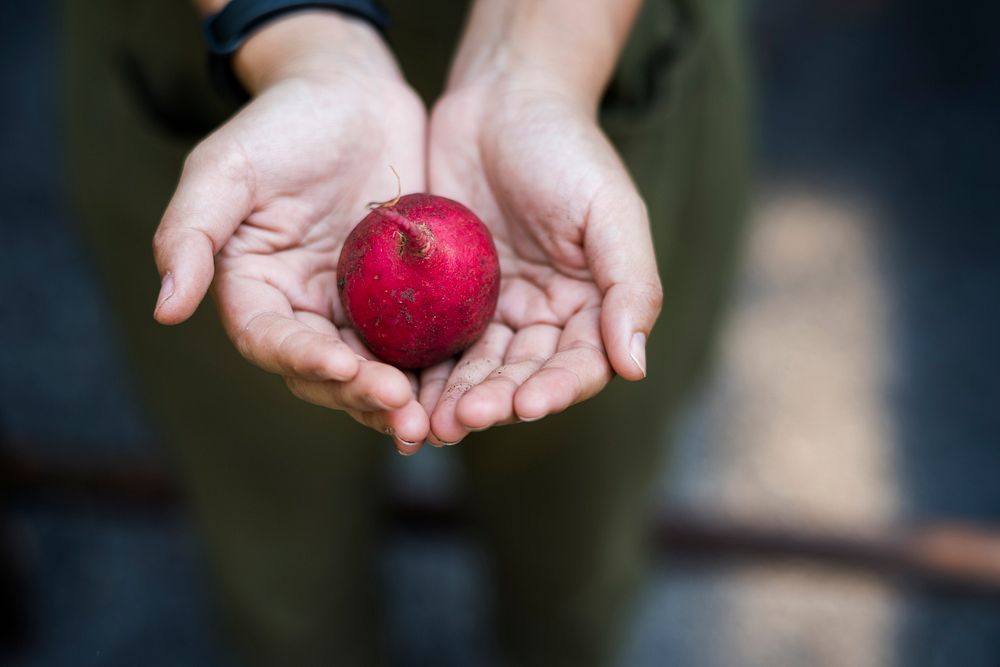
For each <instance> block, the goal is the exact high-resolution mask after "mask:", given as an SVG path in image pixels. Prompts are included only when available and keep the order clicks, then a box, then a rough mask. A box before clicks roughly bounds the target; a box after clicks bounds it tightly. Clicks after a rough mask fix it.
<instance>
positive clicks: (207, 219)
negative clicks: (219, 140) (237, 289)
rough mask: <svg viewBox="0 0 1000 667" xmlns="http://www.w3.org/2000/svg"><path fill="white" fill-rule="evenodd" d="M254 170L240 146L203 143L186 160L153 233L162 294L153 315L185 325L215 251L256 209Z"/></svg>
mask: <svg viewBox="0 0 1000 667" xmlns="http://www.w3.org/2000/svg"><path fill="white" fill-rule="evenodd" d="M250 175H251V171H250V165H249V162H248V161H247V159H246V157H245V154H244V153H243V152H242V151H241V150H239V149H238V148H237V149H235V150H233V149H229V148H222V149H217V148H214V147H208V144H207V143H203V144H202V145H199V146H198V147H197V148H195V149H194V151H192V152H191V155H189V156H188V159H187V160H186V161H185V163H184V170H183V171H182V173H181V178H180V182H179V183H178V184H177V190H176V191H175V192H174V196H173V197H172V198H171V200H170V204H169V205H168V206H167V210H166V211H165V212H164V214H163V219H162V220H161V221H160V225H159V227H158V228H157V229H156V234H155V235H154V236H153V256H154V257H155V259H156V266H157V269H158V270H159V272H160V278H161V285H160V294H159V296H158V297H157V300H156V308H155V309H154V311H153V317H154V318H155V319H156V321H157V322H159V323H161V324H179V323H181V322H183V321H184V320H186V319H188V318H189V317H191V315H192V314H193V313H194V311H195V310H196V309H197V308H198V304H200V303H201V301H202V299H203V298H204V297H205V293H206V292H207V291H208V288H209V286H210V285H211V283H212V277H213V275H214V273H215V255H216V253H218V252H219V250H220V249H221V248H222V247H223V246H224V245H225V244H226V241H228V240H229V237H231V236H232V235H233V232H235V231H236V228H237V227H239V225H240V223H242V222H243V220H245V219H246V218H247V216H249V215H250V213H251V210H252V196H251V182H252V181H251V178H250Z"/></svg>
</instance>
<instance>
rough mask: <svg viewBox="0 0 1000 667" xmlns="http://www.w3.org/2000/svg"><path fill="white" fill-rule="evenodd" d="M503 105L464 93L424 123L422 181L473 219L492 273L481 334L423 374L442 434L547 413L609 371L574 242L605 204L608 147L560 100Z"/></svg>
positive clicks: (585, 260) (448, 436)
mask: <svg viewBox="0 0 1000 667" xmlns="http://www.w3.org/2000/svg"><path fill="white" fill-rule="evenodd" d="M510 102H511V104H510V108H511V109H512V110H513V113H511V114H509V116H508V115H507V114H506V113H505V112H504V111H503V110H502V109H499V110H497V109H496V108H492V109H490V111H489V112H488V113H486V114H484V113H483V111H484V110H483V108H482V107H481V106H480V101H479V100H478V99H477V98H476V95H475V93H474V92H473V93H468V92H467V93H463V94H453V95H452V96H451V97H450V98H445V100H443V101H442V102H441V103H440V104H439V105H438V107H437V109H436V110H435V113H434V117H433V118H432V122H431V145H430V154H431V157H430V162H429V168H430V172H429V180H430V184H431V188H432V190H433V192H435V193H436V194H441V195H445V196H450V197H453V198H455V199H458V200H460V201H462V202H464V203H466V204H468V205H469V206H470V207H471V208H472V209H473V210H474V211H476V212H477V213H478V214H479V215H480V216H481V217H482V219H483V221H484V222H485V224H486V225H487V226H488V227H489V228H490V230H491V231H492V232H493V235H494V239H495V241H496V245H497V251H498V253H499V256H500V266H501V273H502V283H501V293H500V300H499V304H498V308H497V314H496V316H495V322H494V323H493V325H492V326H491V329H490V330H489V331H488V332H487V335H486V336H484V337H483V339H482V340H481V341H480V343H478V344H477V345H476V346H475V347H473V348H472V349H471V350H470V351H469V352H467V353H466V355H465V356H464V357H463V359H462V360H461V361H460V362H459V364H458V366H457V368H452V367H451V366H449V365H444V366H440V367H437V368H434V369H430V370H429V371H427V372H426V373H425V375H424V378H423V380H422V383H423V385H424V386H425V389H424V391H423V392H422V396H421V402H423V403H424V405H425V407H428V409H429V411H431V412H432V413H433V414H432V420H431V424H432V430H433V432H434V434H435V435H436V436H437V437H438V438H439V439H442V440H445V441H450V440H453V439H461V437H462V436H464V434H465V433H466V432H467V431H468V430H470V429H480V428H483V427H486V426H490V425H493V424H502V423H509V422H511V421H516V420H518V419H532V418H537V417H540V416H544V414H547V413H550V412H557V411H559V410H562V409H564V408H566V407H568V406H569V405H570V404H572V403H574V402H576V401H579V400H583V399H584V398H587V397H588V396H590V395H592V394H593V393H596V391H599V390H600V388H601V387H603V385H604V384H605V383H606V382H607V381H608V380H609V379H610V376H611V369H610V366H609V364H608V361H607V358H606V355H605V353H604V348H603V343H602V337H601V323H600V315H601V304H602V296H603V294H602V290H601V289H600V288H599V286H598V284H597V282H596V281H595V277H594V275H593V273H592V270H591V269H592V266H591V264H592V262H591V258H589V257H588V255H587V253H586V252H585V243H584V241H585V239H586V236H587V226H588V223H589V221H590V217H591V215H592V214H593V212H594V211H598V210H600V208H601V207H604V206H607V205H608V203H607V202H605V201H602V197H603V195H602V192H603V188H602V179H603V177H604V173H605V171H606V170H607V168H608V165H609V161H611V162H613V161H614V160H615V158H614V154H613V152H612V151H610V147H609V146H608V145H607V143H606V141H605V140H604V139H603V137H602V136H601V135H600V133H599V131H597V128H596V126H593V124H592V123H591V122H588V121H587V119H586V118H584V117H582V116H579V115H577V114H575V113H572V112H570V111H569V110H568V109H567V107H566V106H565V105H564V104H562V103H560V102H559V101H558V100H550V99H546V98H545V96H544V95H541V96H540V95H528V96H527V97H520V96H519V97H518V98H517V99H516V100H510ZM525 108H530V109H531V110H532V113H524V112H523V109H525ZM436 128H441V131H435V130H436ZM444 128H447V130H446V131H445V130H444Z"/></svg>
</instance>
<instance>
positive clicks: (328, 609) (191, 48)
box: [65, 0, 746, 666]
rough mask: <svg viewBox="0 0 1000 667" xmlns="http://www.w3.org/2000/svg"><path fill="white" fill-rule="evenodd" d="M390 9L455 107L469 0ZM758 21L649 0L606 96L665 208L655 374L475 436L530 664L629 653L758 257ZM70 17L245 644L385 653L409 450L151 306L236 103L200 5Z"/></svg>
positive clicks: (505, 589) (520, 645)
mask: <svg viewBox="0 0 1000 667" xmlns="http://www.w3.org/2000/svg"><path fill="white" fill-rule="evenodd" d="M387 4H388V5H390V10H391V11H392V12H393V14H394V17H395V27H394V31H393V34H392V41H393V44H394V48H395V50H396V52H397V54H398V56H399V58H400V61H401V62H402V64H403V67H404V70H405V71H406V74H407V76H408V77H409V78H410V80H411V81H412V82H413V84H414V85H415V86H416V87H417V88H418V90H419V91H420V92H421V93H422V94H423V95H424V96H425V97H426V98H427V99H429V100H430V99H433V97H434V96H435V95H436V94H437V92H438V91H439V90H440V87H441V81H442V79H443V76H444V73H445V71H446V67H447V63H448V59H449V56H450V53H451V49H452V47H453V45H454V42H455V39H456V36H457V33H458V31H459V28H460V25H461V20H462V15H463V4H464V3H462V2H457V1H449V0H434V1H433V2H432V1H430V0H423V1H422V2H406V1H405V0H399V1H398V2H389V3H387ZM738 14H739V12H738V7H737V6H736V4H735V3H734V2H729V1H724V0H705V1H703V2H699V1H696V0H650V1H649V2H648V3H647V5H646V6H645V8H644V9H643V13H642V15H641V17H640V19H639V21H638V22H637V25H636V28H635V30H634V34H633V36H632V38H631V40H630V42H629V44H628V46H627V48H626V50H625V52H624V54H623V56H622V59H621V63H620V66H619V68H618V71H617V73H616V75H615V78H614V81H613V82H612V84H611V86H610V87H609V90H608V92H607V95H606V97H605V100H604V103H603V105H602V112H601V121H602V123H603V125H604V127H605V129H606V130H607V132H608V135H609V136H610V137H611V139H612V140H613V142H614V143H615V145H616V146H617V147H618V150H619V151H620V152H621V154H622V156H623V157H624V159H625V162H626V163H627V165H628V167H629V169H630V170H631V173H632V175H633V177H634V178H635V180H636V182H637V184H638V186H639V188H640V190H641V192H642V194H643V196H644V197H645V199H646V202H647V204H648V207H649V211H650V215H651V219H652V224H653V232H654V238H655V243H656V248H657V255H658V259H659V263H660V267H661V273H662V278H663V284H664V288H665V291H666V298H665V307H664V311H663V315H662V317H661V319H660V323H659V324H658V325H657V328H656V330H655V332H654V333H653V335H652V337H651V339H650V349H649V378H648V379H647V380H645V381H644V382H641V383H638V384H628V383H625V382H623V381H615V382H613V383H612V384H611V386H609V387H608V389H607V390H606V391H604V392H603V393H602V394H601V395H600V396H598V397H596V398H594V399H592V400H590V401H589V402H587V403H586V404H584V405H581V406H577V407H574V408H571V409H570V410H567V411H566V412H565V413H563V414H561V415H557V416H554V417H552V418H547V419H544V420H542V421H540V422H536V423H532V424H521V425H517V426H511V427H505V428H499V429H494V430H490V431H486V432H483V433H478V434H473V435H472V436H470V437H469V438H468V439H467V440H466V441H465V442H464V443H463V444H462V445H461V455H462V460H463V462H464V465H465V471H466V474H467V484H466V487H467V488H468V491H469V497H468V500H467V502H468V503H469V506H470V510H471V512H472V513H473V515H474V516H475V517H476V518H477V519H478V521H477V526H478V529H479V531H480V534H481V537H482V539H483V541H484V543H485V545H486V546H487V547H488V553H490V554H491V557H492V561H491V563H492V567H493V570H492V571H493V573H494V574H495V584H496V599H497V601H498V609H497V615H496V618H497V620H498V628H497V631H498V633H499V638H500V645H501V647H502V650H503V651H504V653H505V660H507V661H509V662H511V663H515V664H537V665H547V666H548V665H561V664H566V665H576V666H580V665H600V664H607V663H609V662H610V661H612V660H613V655H614V651H615V649H616V646H617V643H618V640H619V638H620V634H621V631H622V629H623V627H624V622H625V620H626V619H627V618H628V614H627V612H628V610H629V602H630V600H631V596H632V594H633V592H634V590H635V588H636V584H637V582H638V581H639V577H640V575H641V573H642V568H643V561H644V557H645V548H644V537H645V535H646V527H647V519H648V508H649V501H650V497H651V493H652V489H653V487H654V481H655V478H656V476H657V472H658V470H659V469H660V464H661V459H662V458H663V454H664V451H665V449H666V446H667V444H668V439H669V428H670V424H671V418H672V417H673V415H674V413H675V411H676V408H677V405H678V402H679V399H680V398H681V397H682V396H683V394H684V392H685V390H686V389H687V388H688V387H690V385H691V384H692V382H693V380H694V379H695V378H696V377H697V375H698V372H699V369H701V367H702V366H703V364H704V361H705V359H706V357H707V354H708V351H709V350H710V347H711V345H710V341H711V339H712V332H713V331H714V329H715V328H716V322H717V320H718V318H719V313H720V310H721V309H720V306H721V304H722V303H723V300H724V296H725V293H726V290H727V285H728V284H729V282H730V276H731V273H732V269H733V266H734V263H735V262H734V260H735V254H736V250H737V248H738V246H739V239H740V226H741V219H742V213H743V205H744V188H745V182H746V174H745V171H746V170H745V167H746V131H745V130H746V128H745V108H746V99H745V98H746V94H745V80H744V73H743V63H744V57H743V52H742V44H741V36H740V25H739V23H740V22H739V15H738ZM66 19H67V20H66V23H65V26H66V35H67V41H68V48H67V51H66V54H67V61H66V62H67V74H68V78H67V84H68V91H69V92H68V104H67V121H68V127H69V136H70V139H71V148H72V151H71V160H70V165H71V171H72V177H73V179H72V182H73V191H74V196H75V201H76V203H77V206H78V211H79V214H80V220H81V223H82V225H83V227H84V229H85V231H86V235H87V238H88V239H89V240H90V242H91V245H92V248H93V251H94V255H95V257H96V258H97V261H98V264H99V267H100V270H101V274H102V276H103V279H104V284H105V285H106V287H107V293H108V295H109V299H110V301H111V303H112V304H113V305H114V307H115V309H116V311H117V313H118V314H119V316H120V326H121V328H122V329H123V331H124V332H125V334H126V341H127V343H128V352H129V354H130V356H131V361H132V363H133V367H134V369H135V371H136V373H137V375H138V379H139V381H140V386H141V389H142V391H143V393H144V397H145V400H146V402H147V404H148V405H149V407H150V411H151V412H152V414H153V415H154V417H155V418H156V420H157V424H158V426H159V428H160V430H161V433H162V434H163V437H164V440H165V441H166V442H167V443H168V444H169V447H170V452H171V454H172V460H173V462H174V464H175V467H176V472H177V474H178V477H179V479H180V480H181V483H182V486H183V489H184V491H185V493H186V497H187V499H188V501H189V504H190V507H191V508H192V512H193V515H194V517H195V518H196V520H197V522H198V525H199V526H200V529H201V530H202V533H203V535H204V538H205V541H206V543H207V545H208V548H209V553H210V555H211V560H212V566H213V571H214V573H215V575H216V580H217V583H218V591H219V599H220V600H221V606H222V608H223V610H224V618H225V619H227V621H228V623H229V626H230V628H231V630H232V635H233V637H234V638H235V639H236V641H237V642H238V643H239V644H240V645H241V646H242V647H243V648H244V649H245V653H246V655H247V656H248V657H249V658H250V659H251V661H253V662H256V663H259V664H263V665H313V664H337V665H351V664H372V663H376V662H378V661H379V650H378V646H379V627H378V620H377V614H376V605H375V602H374V600H373V591H374V590H375V581H374V579H375V572H374V566H373V564H374V563H375V562H376V559H375V549H376V547H377V542H378V529H379V526H378V519H379V513H378V507H379V498H380V494H381V491H382V484H381V482H382V466H383V457H384V456H386V455H387V453H388V452H389V451H390V445H389V443H388V442H387V441H385V440H384V438H383V437H382V436H378V435H376V434H374V433H370V432H368V431H366V430H364V429H362V428H360V427H358V426H357V425H356V424H354V423H353V422H351V421H350V420H349V419H346V418H344V417H343V416H342V415H340V414H338V413H334V412H330V411H327V410H323V409H321V408H317V407H313V406H310V405H306V404H305V403H302V402H300V401H298V400H296V399H295V398H293V397H292V396H291V395H290V394H289V393H288V392H287V391H286V390H285V387H284V385H283V383H282V382H281V380H280V379H279V378H277V377H274V376H270V375H267V374H265V373H264V372H262V371H259V370H257V369H256V368H253V367H251V366H250V365H249V364H247V363H246V362H245V361H243V360H242V359H241V358H240V357H239V355H238V354H237V353H236V352H235V351H234V350H233V348H232V346H231V345H230V344H229V342H228V341H227V340H226V338H225V336H224V335H223V333H222V330H221V327H220V325H219V323H218V321H217V318H216V316H215V313H214V312H213V309H212V308H211V307H210V306H205V307H203V308H202V309H201V310H200V311H199V312H198V314H197V315H196V316H195V317H194V318H193V320H192V321H191V322H189V323H187V324H184V325H183V326H181V327H177V328H172V329H168V328H164V327H160V326H157V325H155V324H154V323H153V320H152V317H151V312H152V305H153V301H154V299H155V296H156V293H157V289H158V280H157V276H156V273H155V269H154V266H153V261H152V257H151V252H150V239H151V237H152V234H153V230H154V229H155V227H156V224H157V223H158V221H159V216H160V214H161V212H162V211H163V208H164V207H165V205H166V203H167V201H168V199H169V197H170V195H171V193H172V190H173V187H174V185H175V183H176V179H177V177H178V174H179V171H180V166H181V163H182V160H183V158H184V156H185V154H186V153H187V151H189V150H190V148H191V147H192V146H193V144H194V142H195V141H196V140H197V139H198V138H199V137H200V136H202V135H203V134H205V133H207V132H208V131H210V130H211V128H213V127H214V126H216V125H217V124H219V123H220V122H222V121H224V119H225V118H226V116H227V115H228V114H229V113H231V111H232V109H231V108H229V107H227V105H226V104H224V103H222V102H221V101H220V100H219V99H217V98H216V97H215V96H214V95H213V93H212V91H211V89H210V86H209V84H208V81H207V77H206V75H205V72H204V56H203V52H202V50H201V46H200V43H199V35H198V27H197V23H196V20H195V17H194V14H193V12H192V11H191V10H190V9H188V8H187V7H186V3H184V2H182V0H146V1H138V0H99V1H98V0H95V1H94V2H79V1H70V2H67V11H66ZM420 455H421V456H434V455H435V451H434V450H426V451H425V452H423V453H421V454H420ZM430 631H433V629H431V630H430Z"/></svg>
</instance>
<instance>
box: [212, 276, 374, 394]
mask: <svg viewBox="0 0 1000 667" xmlns="http://www.w3.org/2000/svg"><path fill="white" fill-rule="evenodd" d="M216 295H217V297H218V302H219V313H220V315H221V316H222V323H223V326H224V327H225V329H226V332H227V333H228V334H229V337H230V339H231V340H232V341H233V344H234V345H235V346H236V349H238V350H239V351H240V354H242V355H243V356H244V357H245V358H246V359H247V360H248V361H250V363H252V364H254V365H255V366H258V367H260V368H263V369H264V370H266V371H270V372H272V373H278V374H279V375H283V376H288V377H295V378H298V379H305V380H349V379H351V378H353V377H354V376H355V375H356V374H357V372H358V368H359V361H358V358H357V355H356V354H355V353H354V350H352V349H351V348H350V347H349V346H348V345H347V344H346V343H345V342H344V341H343V340H342V339H341V337H340V335H339V334H338V333H337V329H336V327H334V326H333V325H332V324H329V323H326V324H323V323H321V321H322V320H324V318H322V317H320V316H318V315H315V314H307V313H302V312H300V313H298V314H296V313H294V312H293V311H292V309H291V306H290V305H289V303H288V299H287V297H285V295H284V294H282V293H281V292H280V291H279V290H278V289H277V288H275V287H273V286H272V285H270V284H268V283H266V282H264V281H262V280H256V279H253V278H244V277H241V276H236V275H231V274H226V275H220V277H219V280H218V281H217V284H216ZM306 321H308V322H309V323H311V324H312V325H314V326H319V327H320V328H321V330H317V329H316V328H314V326H310V325H309V324H307V323H306Z"/></svg>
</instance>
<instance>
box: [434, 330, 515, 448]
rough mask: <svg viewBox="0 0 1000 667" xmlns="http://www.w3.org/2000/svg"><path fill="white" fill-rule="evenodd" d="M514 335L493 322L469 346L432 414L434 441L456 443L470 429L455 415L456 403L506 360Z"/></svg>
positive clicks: (449, 378)
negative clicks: (505, 356)
mask: <svg viewBox="0 0 1000 667" xmlns="http://www.w3.org/2000/svg"><path fill="white" fill-rule="evenodd" d="M513 336H514V334H513V332H512V331H511V330H510V328H508V327H506V326H504V325H503V324H498V323H492V324H490V326H489V327H488V328H487V329H486V333H484V334H483V335H482V337H481V338H480V339H479V340H477V341H476V342H475V344H473V346H472V347H470V348H469V349H468V350H467V351H466V352H465V354H463V355H462V359H461V360H460V361H459V362H458V364H456V365H455V369H454V370H453V371H452V372H451V375H450V376H449V377H448V383H447V385H446V386H445V388H444V391H443V392H442V393H441V396H440V398H439V399H438V402H437V404H436V405H435V406H434V411H433V412H432V413H431V435H430V437H431V440H432V442H433V441H434V440H435V439H436V440H437V441H439V442H441V443H442V444H456V443H458V442H460V441H461V440H462V438H464V437H465V436H466V435H468V434H469V429H467V428H466V427H465V426H463V425H462V423H461V422H459V421H458V419H457V418H456V417H455V405H456V404H457V403H458V401H459V399H461V398H462V396H463V395H464V394H465V392H467V391H468V390H469V389H471V388H472V387H474V386H476V385H477V384H479V383H480V382H482V381H483V380H485V379H486V378H487V377H488V376H489V374H490V372H492V371H493V369H495V368H496V367H497V366H499V365H500V363H501V362H502V361H503V358H504V354H505V352H506V351H507V347H508V346H509V345H510V341H511V339H512V338H513Z"/></svg>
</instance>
